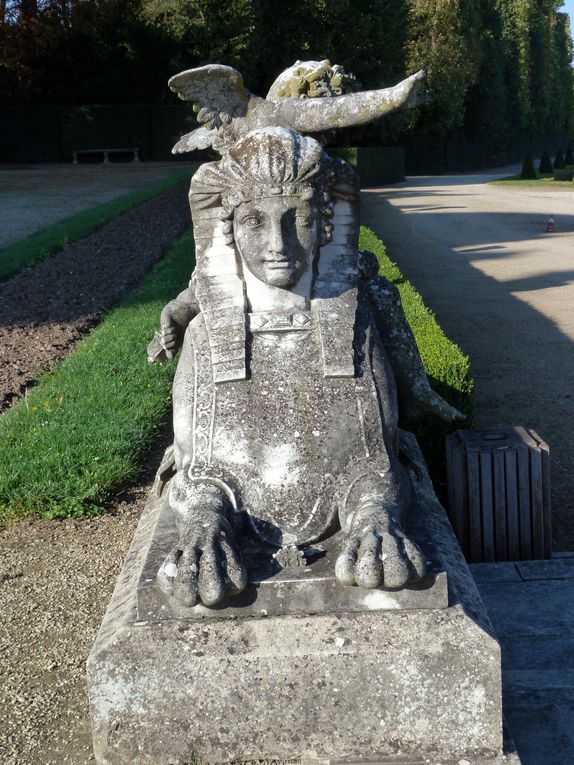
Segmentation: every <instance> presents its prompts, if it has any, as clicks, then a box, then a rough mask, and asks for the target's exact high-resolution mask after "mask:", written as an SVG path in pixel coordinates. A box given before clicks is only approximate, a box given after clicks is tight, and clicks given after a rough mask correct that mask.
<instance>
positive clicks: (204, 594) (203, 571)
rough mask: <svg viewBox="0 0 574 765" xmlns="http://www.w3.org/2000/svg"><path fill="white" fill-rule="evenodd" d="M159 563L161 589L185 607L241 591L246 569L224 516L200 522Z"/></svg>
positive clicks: (245, 582)
mask: <svg viewBox="0 0 574 765" xmlns="http://www.w3.org/2000/svg"><path fill="white" fill-rule="evenodd" d="M184 536H185V539H181V540H180V544H178V545H176V546H175V547H174V548H173V550H172V551H171V552H170V553H169V555H168V556H167V557H166V559H165V560H164V562H163V563H162V565H161V567H160V569H159V571H158V574H157V579H158V583H159V585H160V587H161V589H162V590H163V591H164V592H165V593H167V594H168V595H172V596H173V597H174V598H176V599H177V600H178V601H179V602H180V603H181V604H182V605H184V606H190V607H191V606H195V605H197V604H198V603H200V602H201V603H203V604H204V605H206V606H215V605H217V604H218V603H220V602H221V601H222V600H223V599H224V598H225V597H226V596H232V595H236V594H238V593H240V592H242V591H243V590H244V589H245V587H246V585H247V572H246V570H245V567H244V566H243V564H242V562H241V557H240V555H239V552H238V551H237V548H236V546H235V542H234V541H233V534H232V531H231V527H230V526H229V524H228V523H227V522H226V521H225V519H218V520H217V522H215V523H212V524H205V525H201V526H200V528H199V529H198V530H197V531H196V532H193V531H192V532H191V533H190V534H185V535H184Z"/></svg>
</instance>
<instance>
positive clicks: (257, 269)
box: [233, 196, 319, 289]
mask: <svg viewBox="0 0 574 765" xmlns="http://www.w3.org/2000/svg"><path fill="white" fill-rule="evenodd" d="M233 232H234V238H235V244H236V246H237V248H238V250H239V254H240V255H241V258H242V260H243V263H244V265H245V266H246V267H247V268H248V269H249V270H250V271H251V273H252V274H253V275H254V276H256V277H257V278H258V279H260V280H261V281H262V282H265V284H270V285H273V286H274V287H282V288H283V289H289V288H291V287H294V286H295V285H296V284H297V282H298V281H299V279H300V278H301V277H302V276H303V274H304V273H305V272H306V271H307V269H308V268H311V267H312V263H313V259H314V257H315V253H316V252H317V245H318V242H319V214H318V206H317V202H316V201H315V200H314V199H311V200H309V201H307V200H303V199H301V197H296V196H272V197H262V198H260V199H255V200H253V201H252V202H244V203H243V204H241V205H239V207H237V208H236V209H235V215H234V218H233Z"/></svg>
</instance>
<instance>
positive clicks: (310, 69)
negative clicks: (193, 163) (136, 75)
mask: <svg viewBox="0 0 574 765" xmlns="http://www.w3.org/2000/svg"><path fill="white" fill-rule="evenodd" d="M424 79H425V73H424V71H420V72H417V73H416V74H413V75H411V76H410V77H407V79H405V80H403V81H402V82H400V83H399V84H398V85H395V86H393V87H392V88H382V89H380V90H363V91H361V90H359V89H358V88H359V85H358V83H357V81H356V79H355V78H354V77H353V75H351V74H349V73H347V72H345V70H344V69H343V68H342V67H341V66H338V65H335V66H332V65H331V62H330V61H328V60H325V61H297V62H295V64H294V65H293V66H291V67H289V68H288V69H286V70H285V71H284V72H282V73H281V74H280V75H279V77H278V78H277V79H276V80H275V82H274V83H273V85H272V86H271V88H270V89H269V92H268V94H267V96H266V98H260V97H259V96H254V95H253V94H252V93H250V92H249V91H248V90H247V88H246V87H245V85H244V83H243V78H242V76H241V74H240V73H239V72H238V71H237V70H236V69H234V68H233V67H231V66H224V65H222V64H208V65H207V66H201V67H198V68H196V69H188V70H186V71H185V72H180V74H176V75H175V76H174V77H172V78H171V79H170V80H169V87H170V88H171V89H172V90H173V91H174V92H175V93H177V94H178V96H179V97H180V98H181V99H182V100H184V101H192V102H193V109H194V111H195V112H196V113H197V121H198V122H199V123H201V127H199V128H196V129H195V130H193V131H192V132H191V133H187V134H186V135H184V136H182V138H180V140H179V141H178V142H177V143H176V145H175V146H174V147H173V149H172V151H173V153H174V154H182V153H185V152H189V151H194V150H196V149H207V148H213V149H215V151H217V152H219V153H220V154H223V153H224V152H225V151H226V149H227V148H228V147H229V146H231V145H232V144H233V143H235V142H236V141H238V140H239V139H241V138H243V137H244V136H245V135H247V133H248V132H249V131H251V130H254V129H256V128H262V127H284V128H290V129H291V130H296V131H297V132H299V133H302V134H305V135H314V136H315V137H316V138H323V139H324V138H325V134H327V133H329V132H330V131H333V130H337V129H338V128H347V127H357V126H360V125H366V124H368V123H369V122H373V121H374V120H376V119H379V118H380V117H384V116H386V115H388V114H391V113H392V112H394V111H397V110H398V109H400V108H412V107H413V106H419V105H420V104H423V103H426V102H428V101H429V98H428V96H426V95H421V94H420V93H419V89H420V87H421V84H422V83H423V81H424Z"/></svg>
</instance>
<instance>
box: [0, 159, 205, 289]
mask: <svg viewBox="0 0 574 765" xmlns="http://www.w3.org/2000/svg"><path fill="white" fill-rule="evenodd" d="M191 174H192V171H190V170H184V171H182V170H180V171H178V172H176V173H172V174H171V175H169V176H168V177H167V178H163V179H162V180H161V181H157V182H156V183H153V184H151V185H149V186H146V187H145V188H142V189H136V191H131V192H130V193H129V194H124V195H123V196H121V197H118V198H117V199H112V200H111V201H110V202H104V204H101V205H98V206H97V207H92V208H91V209H89V210H85V211H84V212H80V213H76V214H75V215H71V216H70V217H69V218H64V220H61V221H59V222H58V223H55V224H54V225H53V226H48V227H47V228H44V229H42V230H41V231H37V232H36V233H35V234H30V236H27V237H25V238H24V239H20V240H19V241H17V242H13V243H12V244H9V245H7V246H6V247H2V248H0V280H2V279H8V278H10V277H11V276H13V275H14V274H15V273H17V272H18V271H20V270H21V269H22V268H26V267H27V266H31V265H33V264H34V263H38V262H39V261H41V260H44V259H45V258H47V257H49V256H50V255H52V254H54V253H55V252H57V251H58V250H61V249H62V247H64V246H65V245H66V244H69V243H70V242H73V241H75V240H76V239H80V238H81V237H83V236H86V235H87V234H90V233H91V232H92V231H95V230H96V229H98V228H100V227H101V226H103V225H104V224H106V223H108V222H109V221H110V220H112V219H113V218H116V217H117V216H118V215H121V214H122V213H124V212H126V211H127V210H129V209H130V208H131V207H135V206H136V205H139V204H141V203H142V202H147V200H148V199H152V198H153V197H156V196H157V195H158V194H161V193H162V192H164V191H167V190H168V189H171V188H172V187H173V186H175V185H177V184H178V183H181V182H183V181H185V180H189V178H190V177H191Z"/></svg>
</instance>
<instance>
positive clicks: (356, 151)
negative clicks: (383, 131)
mask: <svg viewBox="0 0 574 765" xmlns="http://www.w3.org/2000/svg"><path fill="white" fill-rule="evenodd" d="M329 154H331V155H333V156H334V157H340V158H341V159H344V160H345V162H348V163H349V164H350V165H351V166H352V167H354V168H355V170H356V171H357V174H358V175H359V177H360V179H361V188H366V187H368V186H381V185H383V184H386V183H398V182H399V181H404V179H405V152H404V149H402V148H400V147H394V146H376V147H367V146H355V147H351V148H348V149H337V148H331V147H330V148H329Z"/></svg>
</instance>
